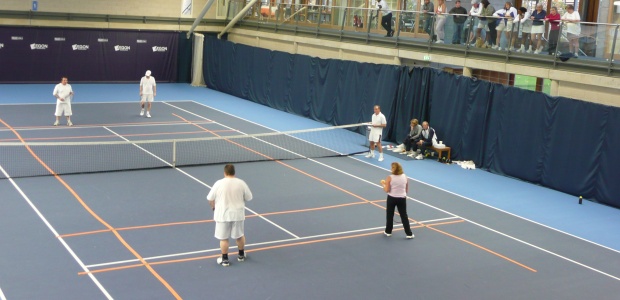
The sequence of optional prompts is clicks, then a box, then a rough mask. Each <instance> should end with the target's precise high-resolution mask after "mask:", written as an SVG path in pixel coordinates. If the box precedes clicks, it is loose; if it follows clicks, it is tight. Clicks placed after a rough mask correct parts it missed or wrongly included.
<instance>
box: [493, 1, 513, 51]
mask: <svg viewBox="0 0 620 300" xmlns="http://www.w3.org/2000/svg"><path fill="white" fill-rule="evenodd" d="M493 16H494V17H497V24H498V26H497V31H498V32H499V34H498V35H497V41H496V42H495V46H494V47H493V49H497V50H500V51H501V50H502V45H501V43H500V42H501V40H502V32H504V36H505V37H506V43H507V44H508V45H507V46H506V49H508V48H509V47H510V46H509V44H510V39H511V34H512V24H513V20H514V18H515V17H516V16H517V9H516V8H514V7H512V3H510V2H506V3H504V8H502V9H500V10H498V11H495V13H494V14H493ZM510 48H512V47H510ZM512 50H514V49H510V51H512Z"/></svg>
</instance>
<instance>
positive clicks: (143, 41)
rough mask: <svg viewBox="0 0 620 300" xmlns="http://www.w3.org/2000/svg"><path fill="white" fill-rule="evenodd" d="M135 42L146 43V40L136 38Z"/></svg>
mask: <svg viewBox="0 0 620 300" xmlns="http://www.w3.org/2000/svg"><path fill="white" fill-rule="evenodd" d="M136 43H138V44H146V40H137V41H136Z"/></svg>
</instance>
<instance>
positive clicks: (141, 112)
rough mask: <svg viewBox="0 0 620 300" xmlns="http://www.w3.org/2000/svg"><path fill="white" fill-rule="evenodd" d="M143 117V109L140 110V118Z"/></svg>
mask: <svg viewBox="0 0 620 300" xmlns="http://www.w3.org/2000/svg"><path fill="white" fill-rule="evenodd" d="M142 116H144V109H142V110H140V117H142Z"/></svg>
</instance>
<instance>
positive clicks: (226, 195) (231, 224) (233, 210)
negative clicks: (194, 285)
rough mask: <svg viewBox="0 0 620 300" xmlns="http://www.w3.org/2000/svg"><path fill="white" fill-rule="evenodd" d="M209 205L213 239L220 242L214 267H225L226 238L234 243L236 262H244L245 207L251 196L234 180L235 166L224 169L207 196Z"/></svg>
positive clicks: (242, 183)
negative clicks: (237, 251) (216, 264)
mask: <svg viewBox="0 0 620 300" xmlns="http://www.w3.org/2000/svg"><path fill="white" fill-rule="evenodd" d="M207 200H209V205H211V209H213V221H215V238H216V239H218V240H220V249H221V250H222V256H221V257H219V258H218V259H217V263H218V264H219V265H222V266H224V267H228V266H229V265H230V262H229V261H228V246H229V242H228V239H229V238H233V239H235V240H237V249H238V250H239V254H238V255H237V261H244V260H245V257H246V255H245V252H244V247H245V235H244V233H243V226H244V220H245V203H246V202H247V201H250V200H252V192H251V191H250V188H249V187H248V185H247V184H246V183H245V181H243V180H241V179H239V178H236V177H235V166H233V165H230V164H229V165H226V166H224V178H223V179H220V180H218V181H216V182H215V184H214V185H213V187H212V188H211V191H210V192H209V194H208V195H207Z"/></svg>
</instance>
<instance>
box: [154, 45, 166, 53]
mask: <svg viewBox="0 0 620 300" xmlns="http://www.w3.org/2000/svg"><path fill="white" fill-rule="evenodd" d="M166 51H168V47H160V46H153V52H166Z"/></svg>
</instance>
